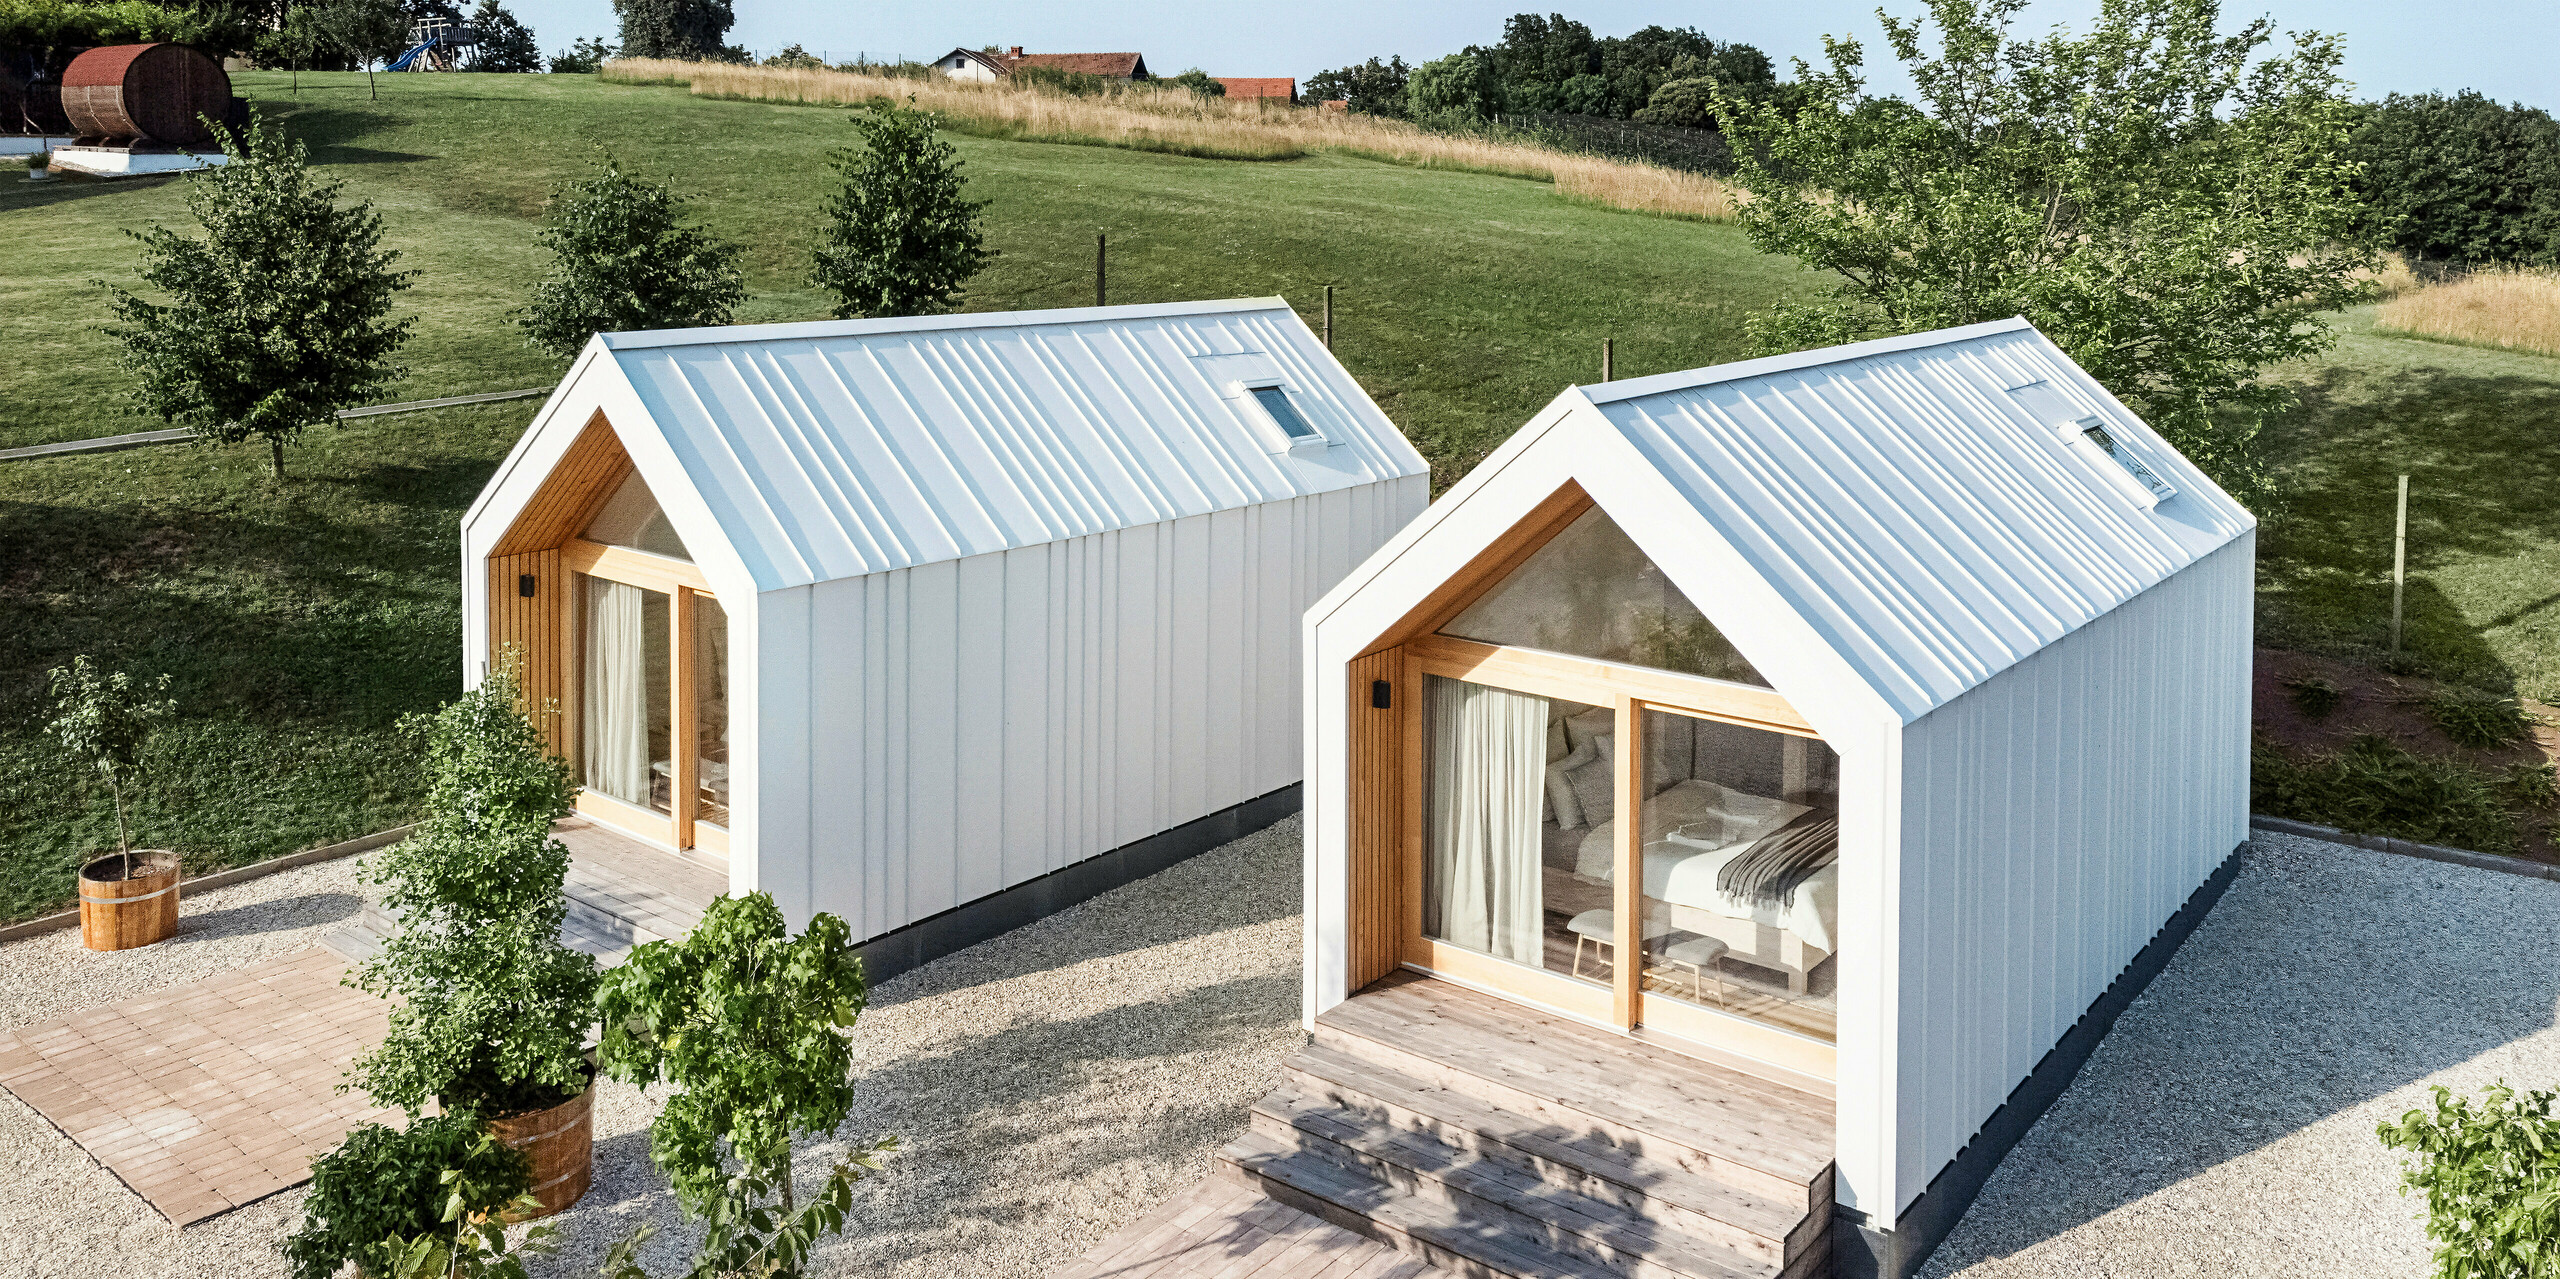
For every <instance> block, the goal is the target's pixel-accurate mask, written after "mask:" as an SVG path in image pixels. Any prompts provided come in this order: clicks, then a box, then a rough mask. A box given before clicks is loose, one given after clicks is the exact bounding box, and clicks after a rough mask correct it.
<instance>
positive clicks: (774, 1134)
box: [596, 893, 894, 1276]
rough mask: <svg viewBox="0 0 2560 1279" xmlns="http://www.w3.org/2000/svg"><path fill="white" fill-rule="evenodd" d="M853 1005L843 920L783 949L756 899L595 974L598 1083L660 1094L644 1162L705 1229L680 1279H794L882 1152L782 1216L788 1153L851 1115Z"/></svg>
mask: <svg viewBox="0 0 2560 1279" xmlns="http://www.w3.org/2000/svg"><path fill="white" fill-rule="evenodd" d="M868 999H869V987H868V985H867V984H866V983H865V982H864V980H863V975H862V959H861V957H860V956H859V955H857V954H855V953H854V947H853V938H852V932H851V930H850V929H848V928H846V927H845V923H844V921H843V920H841V919H838V918H836V917H835V916H833V915H827V914H821V915H819V916H817V917H816V918H814V919H812V920H810V921H809V927H808V930H807V931H805V932H803V933H801V934H800V935H799V936H798V937H793V936H790V935H789V931H788V930H787V929H786V928H785V927H784V926H783V921H782V912H781V911H780V910H779V909H777V908H775V906H774V904H773V897H772V895H771V894H768V893H751V894H748V895H747V896H744V897H727V896H724V897H721V898H719V899H717V900H715V901H713V902H712V903H711V906H710V908H709V909H708V910H705V911H704V912H703V914H702V922H701V923H699V924H696V925H695V926H694V929H693V931H692V932H690V933H687V934H685V935H684V936H683V937H681V938H678V939H676V940H674V941H655V942H649V943H647V944H646V945H642V946H639V947H635V948H634V949H633V950H632V952H631V957H630V958H629V959H628V960H626V961H625V962H624V963H623V964H622V966H621V967H619V968H616V969H614V970H612V971H611V972H609V973H607V974H605V979H604V985H603V989H602V990H601V991H599V992H598V994H597V997H596V1007H597V1011H598V1012H599V1013H600V1014H601V1016H602V1019H603V1024H604V1033H603V1038H602V1042H601V1044H600V1046H599V1054H600V1056H601V1058H602V1060H603V1062H604V1068H605V1071H606V1073H608V1074H610V1075H612V1076H613V1077H614V1078H616V1079H619V1080H622V1081H624V1082H625V1083H630V1084H636V1085H639V1086H641V1087H644V1088H645V1087H647V1086H649V1085H651V1084H654V1083H660V1082H665V1083H671V1084H673V1085H675V1086H676V1092H675V1093H674V1094H673V1095H672V1096H670V1097H668V1099H667V1107H666V1110H665V1111H664V1112H663V1113H661V1114H660V1115H659V1116H658V1118H657V1120H656V1121H655V1122H653V1123H651V1124H650V1125H649V1157H650V1158H651V1159H652V1160H654V1161H655V1162H656V1163H657V1165H658V1169H659V1170H660V1171H661V1172H664V1173H665V1174H666V1175H667V1180H668V1182H669V1183H670V1184H671V1185H672V1186H673V1187H674V1189H675V1192H676V1202H677V1203H678V1204H680V1205H682V1206H683V1208H684V1211H685V1214H686V1215H687V1216H690V1217H700V1218H707V1219H708V1220H709V1223H710V1229H709V1231H708V1233H707V1235H706V1237H705V1238H704V1240H703V1244H702V1251H701V1253H700V1254H699V1255H698V1256H697V1257H696V1259H695V1264H694V1268H693V1271H692V1273H693V1274H695V1275H732V1274H738V1275H745V1274H754V1275H763V1274H768V1273H770V1274H773V1275H777V1276H792V1275H797V1274H799V1273H800V1266H801V1264H802V1262H803V1261H804V1260H805V1259H806V1257H807V1254H808V1250H809V1248H810V1246H811V1245H812V1244H814V1243H815V1242H816V1240H817V1238H818V1237H819V1235H821V1234H823V1233H828V1232H832V1231H835V1230H839V1229H841V1228H842V1226H843V1222H844V1214H845V1211H846V1209H847V1208H849V1207H850V1206H851V1203H852V1193H853V1183H854V1181H856V1180H857V1179H859V1178H860V1177H861V1176H862V1175H863V1173H864V1172H866V1171H868V1170H870V1169H874V1168H877V1167H878V1166H879V1162H878V1161H879V1158H880V1156H881V1155H882V1154H884V1153H886V1152H887V1151H888V1150H890V1149H892V1148H894V1143H893V1142H888V1141H883V1142H881V1143H879V1144H877V1145H874V1146H872V1147H870V1148H869V1149H867V1150H864V1151H861V1152H859V1153H857V1154H856V1155H854V1157H853V1158H851V1159H848V1160H846V1161H844V1162H843V1163H840V1164H838V1165H836V1167H835V1169H834V1170H833V1171H832V1173H831V1174H830V1175H829V1176H828V1179H827V1183H826V1187H825V1189H824V1190H822V1191H821V1192H820V1193H819V1195H818V1196H817V1197H816V1198H815V1199H813V1200H812V1201H811V1202H810V1204H809V1205H808V1206H807V1207H806V1208H805V1209H804V1208H800V1207H798V1206H797V1198H796V1196H795V1194H794V1193H793V1187H792V1177H791V1148H792V1144H793V1142H794V1140H795V1139H796V1138H797V1137H799V1136H801V1135H804V1134H820V1135H822V1134H829V1133H833V1132H834V1131H835V1130H836V1126H837V1125H839V1124H842V1123H843V1122H844V1120H845V1116H846V1115H848V1114H850V1113H852V1111H853V1102H854V1088H853V1083H852V1081H851V1078H850V1075H851V1073H852V1069H853V1051H852V1048H851V1046H850V1045H849V1044H848V1043H847V1042H846V1038H845V1032H847V1031H850V1030H852V1029H853V1025H854V1022H855V1019H857V1018H858V1017H860V1016H861V1014H862V1008H863V1005H864V1003H865V1002H866V1001H867V1000H868ZM732 1165H735V1171H734V1172H733V1171H732ZM769 1198H776V1199H779V1200H780V1201H781V1210H780V1214H779V1216H777V1215H775V1213H774V1212H773V1211H772V1210H771V1209H770V1208H767V1207H766V1206H765V1201H766V1200H767V1199H769ZM634 1242H636V1240H635V1241H634ZM617 1251H618V1253H621V1254H622V1255H626V1256H627V1252H626V1251H625V1250H617ZM764 1266H770V1267H771V1269H770V1270H767V1269H764V1268H762V1267H764ZM607 1273H609V1274H634V1273H637V1268H636V1267H631V1268H629V1269H627V1270H622V1271H616V1270H614V1269H613V1268H612V1267H611V1266H609V1267H608V1271H607Z"/></svg>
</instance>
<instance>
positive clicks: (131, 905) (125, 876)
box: [80, 849, 178, 950]
mask: <svg viewBox="0 0 2560 1279" xmlns="http://www.w3.org/2000/svg"><path fill="white" fill-rule="evenodd" d="M130 865H131V869H130V871H129V872H128V870H127V860H126V858H125V857H123V856H122V855H118V854H109V855H107V856H105V857H101V858H98V859H97V860H95V861H92V862H90V863H89V864H88V865H86V866H83V867H81V868H80V944H81V945H83V946H86V947H88V948H89V949H91V950H131V949H133V948H134V947H136V946H148V945H150V944H151V943H153V942H156V941H158V940H160V939H161V938H163V937H166V936H168V935H169V934H171V933H174V932H176V931H178V855H177V854H176V853H171V852H164V851H161V850H159V849H152V850H149V851H137V852H135V853H134V854H133V856H132V859H131V863H130Z"/></svg>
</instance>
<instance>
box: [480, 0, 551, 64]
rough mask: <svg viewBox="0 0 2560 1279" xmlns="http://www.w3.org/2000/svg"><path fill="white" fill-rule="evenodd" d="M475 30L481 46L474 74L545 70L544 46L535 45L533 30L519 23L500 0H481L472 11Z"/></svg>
mask: <svg viewBox="0 0 2560 1279" xmlns="http://www.w3.org/2000/svg"><path fill="white" fill-rule="evenodd" d="M471 29H472V31H473V32H475V33H476V34H478V35H479V37H480V43H479V44H478V45H476V46H474V47H473V49H472V53H471V69H472V70H474V71H504V72H527V71H540V70H541V69H542V46H541V45H538V44H535V43H534V41H533V28H531V27H528V26H526V25H525V24H523V23H521V22H518V21H516V15H514V14H512V13H509V12H507V10H506V8H505V6H503V5H501V4H499V3H498V0H480V7H479V8H477V9H474V10H472V11H471Z"/></svg>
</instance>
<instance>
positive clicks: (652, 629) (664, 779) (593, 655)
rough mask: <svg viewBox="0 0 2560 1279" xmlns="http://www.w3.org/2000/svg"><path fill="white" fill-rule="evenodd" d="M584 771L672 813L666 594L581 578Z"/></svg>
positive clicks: (602, 787) (617, 792)
mask: <svg viewBox="0 0 2560 1279" xmlns="http://www.w3.org/2000/svg"><path fill="white" fill-rule="evenodd" d="M578 593H579V595H580V597H581V599H580V604H579V607H580V611H581V612H582V613H583V614H584V617H583V622H584V627H583V633H584V637H585V644H584V652H583V653H582V654H581V655H580V656H581V661H580V666H581V668H582V672H581V675H580V686H579V687H580V693H581V696H580V699H579V700H580V703H581V705H582V707H583V708H584V713H583V714H582V715H581V717H580V718H581V721H582V722H581V724H580V730H581V731H580V733H579V738H578V740H579V754H580V756H581V760H580V773H581V776H582V778H583V780H584V782H585V784H586V787H587V789H588V790H591V791H594V792H596V793H597V794H600V795H610V796H612V797H613V798H615V799H618V800H621V801H622V802H624V803H626V804H636V805H639V806H641V807H644V808H649V809H653V810H655V811H657V812H660V813H668V812H672V811H673V805H672V802H671V801H672V800H673V799H674V787H675V777H674V771H675V770H674V767H673V761H674V758H675V756H674V754H673V753H672V751H671V750H670V747H671V746H672V745H673V744H674V740H675V725H674V718H673V716H672V715H671V714H670V713H669V707H670V702H671V700H672V692H671V685H670V682H669V680H668V672H669V669H670V668H669V666H668V653H667V649H668V642H669V639H670V638H671V637H670V635H669V633H668V631H669V623H668V615H667V607H668V599H667V597H666V595H665V594H664V593H662V592H659V591H652V590H645V589H643V588H641V587H637V586H631V585H627V584H625V583H622V582H609V581H606V580H605V579H603V578H600V577H587V576H584V575H581V576H580V577H579V578H578Z"/></svg>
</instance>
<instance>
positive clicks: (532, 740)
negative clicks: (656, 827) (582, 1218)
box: [348, 664, 596, 1215]
mask: <svg viewBox="0 0 2560 1279" xmlns="http://www.w3.org/2000/svg"><path fill="white" fill-rule="evenodd" d="M520 687H521V685H520V683H519V680H518V677H517V674H516V672H515V670H514V668H513V665H512V664H509V665H508V666H506V667H504V668H502V669H500V670H498V671H496V672H494V673H493V674H491V675H490V676H489V678H488V679H486V680H484V681H482V682H481V685H480V687H478V688H476V689H473V690H471V691H470V692H467V693H464V694H463V695H462V696H461V698H459V699H458V700H456V701H454V702H453V703H452V704H451V705H448V706H446V707H445V708H444V709H443V710H441V711H438V712H436V713H435V714H434V715H433V716H413V717H411V719H410V720H409V721H408V724H407V728H408V729H409V731H410V732H411V733H412V734H413V735H414V737H415V740H417V742H418V743H419V748H420V752H421V754H422V757H423V758H424V759H425V761H426V766H427V769H428V772H429V785H428V792H427V800H426V811H425V813H424V814H423V815H422V816H421V818H420V819H419V822H418V826H417V829H416V830H415V831H413V832H411V834H410V835H409V837H408V838H407V839H406V840H403V841H402V842H400V843H398V844H395V845H392V846H391V847H390V848H389V849H386V850H384V851H383V852H382V853H380V854H377V855H376V859H375V862H374V864H373V866H372V868H371V874H372V876H373V878H374V879H375V880H376V881H377V882H379V883H381V884H383V885H385V886H386V887H387V890H388V891H386V892H385V894H384V898H383V905H384V906H385V907H386V908H387V909H388V910H389V911H390V912H391V913H392V914H393V915H394V916H396V917H397V918H398V920H399V924H400V931H399V932H398V934H396V935H395V936H393V937H392V938H391V939H390V940H388V941H386V942H385V943H383V946H382V949H381V950H380V951H377V952H376V953H375V954H374V957H373V958H372V959H371V960H369V961H367V962H366V964H365V965H364V967H363V968H362V969H360V970H358V971H357V972H356V973H355V974H354V975H352V976H350V977H349V978H348V982H349V984H351V985H355V986H358V987H360V988H362V989H364V990H367V991H370V992H372V993H374V994H377V995H382V996H385V997H387V998H389V999H391V1000H392V1011H391V1032H390V1034H389V1035H387V1036H385V1037H384V1038H383V1040H382V1042H381V1044H379V1045H378V1046H376V1047H375V1048H374V1050H373V1051H372V1052H370V1053H367V1054H366V1055H365V1056H363V1057H361V1058H359V1059H357V1061H356V1063H355V1069H354V1071H353V1075H354V1082H355V1084H356V1086H358V1087H361V1088H363V1089H364V1090H365V1091H366V1092H367V1093H369V1094H371V1095H372V1097H373V1099H374V1100H375V1101H376V1102H377V1103H379V1104H381V1105H385V1106H396V1107H399V1108H400V1109H402V1110H405V1111H407V1112H409V1114H411V1115H412V1116H415V1115H417V1114H419V1113H420V1112H421V1111H422V1110H423V1109H424V1107H425V1106H426V1105H427V1104H428V1103H429V1101H430V1100H432V1101H433V1102H434V1103H435V1105H436V1106H437V1107H438V1108H439V1109H440V1110H442V1111H443V1112H444V1113H446V1114H464V1115H470V1116H473V1117H475V1118H476V1119H477V1120H478V1121H480V1122H481V1123H483V1124H485V1125H486V1126H487V1127H488V1130H489V1131H490V1132H491V1133H492V1134H493V1135H495V1136H497V1137H498V1138H499V1139H500V1140H501V1141H503V1142H505V1143H506V1144H507V1145H509V1146H512V1147H514V1148H516V1149H518V1150H521V1151H523V1152H524V1154H525V1156H526V1158H528V1159H529V1160H531V1161H532V1165H533V1173H532V1186H531V1191H530V1193H531V1194H532V1195H533V1196H534V1197H535V1198H536V1199H537V1200H539V1201H540V1202H541V1205H542V1211H541V1213H539V1214H535V1215H543V1214H548V1213H553V1212H558V1211H560V1210H561V1209H563V1208H566V1207H568V1206H569V1205H570V1204H573V1203H576V1202H577V1201H578V1197H579V1196H580V1195H583V1194H585V1193H586V1189H587V1179H588V1176H589V1173H590V1170H591V1167H592V1154H593V1141H594V1131H593V1129H592V1128H591V1127H590V1125H589V1122H588V1119H589V1115H590V1114H591V1112H592V1108H593V1105H594V1101H595V1086H594V1079H595V1069H594V1065H593V1063H592V1062H590V1061H589V1059H588V1057H587V1054H586V1049H585V1040H586V1034H587V1029H588V1027H589V1026H590V1025H592V1024H593V1023H594V1020H595V1013H594V1001H595V989H596V967H595V960H594V958H593V957H592V956H589V955H586V954H583V953H580V952H578V951H575V950H571V949H569V948H568V947H566V946H563V945H561V944H560V923H561V920H562V918H563V917H564V916H565V915H566V914H567V911H568V901H567V898H566V896H565V895H564V894H563V892H562V884H563V882H564V881H565V880H566V878H567V876H568V873H569V850H568V849H567V848H566V847H564V846H563V845H562V844H561V843H560V841H559V840H556V839H553V838H552V837H551V826H552V823H554V822H556V821H558V820H559V819H560V818H562V817H565V816H567V815H568V813H569V811H570V802H571V800H572V798H573V797H574V796H575V794H576V788H575V787H574V786H573V785H572V784H571V782H570V780H569V766H568V765H567V764H566V763H565V762H563V761H562V760H560V759H559V758H558V757H557V756H554V755H552V754H551V753H550V752H548V751H546V750H545V749H544V748H543V744H542V739H541V737H540V736H539V735H538V734H537V733H536V732H535V731H534V728H533V725H532V724H531V723H530V722H528V721H527V720H526V718H525V716H524V714H523V713H522V712H521V711H520V710H519V709H518V706H517V703H518V700H519V696H520V694H519V689H520Z"/></svg>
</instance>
